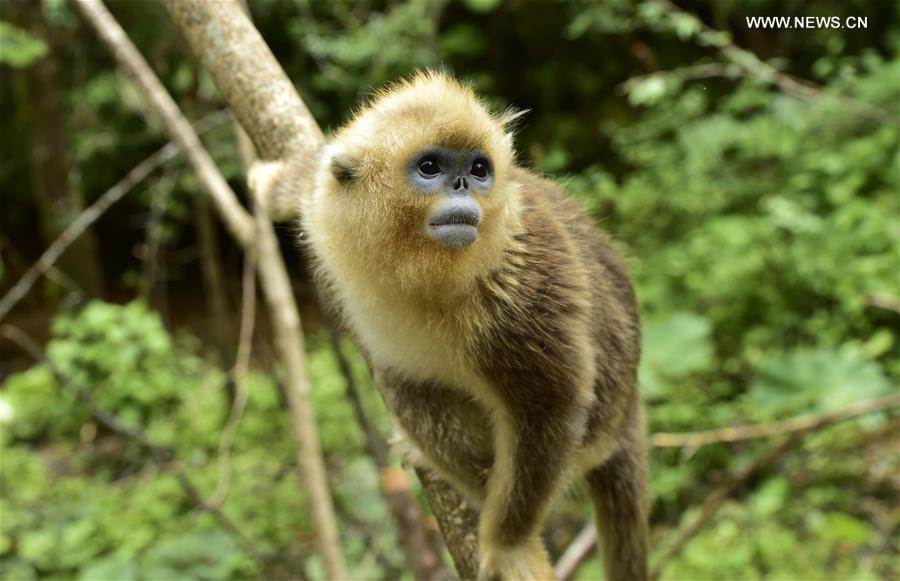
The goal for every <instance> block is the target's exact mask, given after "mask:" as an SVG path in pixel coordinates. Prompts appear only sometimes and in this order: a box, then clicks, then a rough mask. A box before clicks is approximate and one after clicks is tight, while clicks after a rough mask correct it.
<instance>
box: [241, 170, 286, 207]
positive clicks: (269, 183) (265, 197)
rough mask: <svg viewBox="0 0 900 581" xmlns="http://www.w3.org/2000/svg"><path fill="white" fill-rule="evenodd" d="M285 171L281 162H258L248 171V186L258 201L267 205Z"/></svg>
mask: <svg viewBox="0 0 900 581" xmlns="http://www.w3.org/2000/svg"><path fill="white" fill-rule="evenodd" d="M283 169H284V162H281V161H256V162H254V163H253V165H252V166H250V169H249V170H248V171H247V186H248V187H249V188H250V190H251V191H252V192H253V193H254V194H255V195H256V196H257V199H259V200H261V201H263V202H264V203H266V202H268V201H269V198H270V197H271V194H272V190H273V189H274V186H275V183H276V181H277V180H278V178H279V176H280V175H281V172H282V170H283ZM267 205H268V204H267Z"/></svg>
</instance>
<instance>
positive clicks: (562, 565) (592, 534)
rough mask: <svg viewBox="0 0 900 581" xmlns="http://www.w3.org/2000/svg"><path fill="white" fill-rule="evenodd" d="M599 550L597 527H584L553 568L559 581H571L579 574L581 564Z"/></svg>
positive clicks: (592, 524)
mask: <svg viewBox="0 0 900 581" xmlns="http://www.w3.org/2000/svg"><path fill="white" fill-rule="evenodd" d="M596 549H597V526H596V525H595V524H594V523H588V524H586V525H584V528H583V529H581V532H579V533H578V535H577V536H576V537H575V539H573V540H572V542H571V543H569V546H568V547H567V548H566V551H565V552H564V553H563V554H562V556H561V557H560V558H559V560H558V561H557V562H556V565H555V566H554V567H553V570H554V572H555V573H556V576H557V577H559V581H569V579H571V578H572V577H574V576H575V573H577V572H578V569H579V567H581V564H582V563H584V562H585V561H586V560H587V558H588V557H590V556H591V553H593V552H594V551H595V550H596Z"/></svg>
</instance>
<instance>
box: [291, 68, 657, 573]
mask: <svg viewBox="0 0 900 581" xmlns="http://www.w3.org/2000/svg"><path fill="white" fill-rule="evenodd" d="M512 118H514V115H511V114H509V113H504V114H500V115H492V114H491V113H489V112H488V110H487V108H486V107H485V106H484V104H483V103H482V102H481V101H480V100H479V99H478V97H477V96H476V95H475V94H474V93H473V92H472V91H471V89H469V88H468V87H465V86H463V85H461V84H459V83H457V82H456V81H454V80H452V79H449V78H447V77H445V76H443V75H440V74H435V73H425V74H420V75H418V76H416V77H414V78H413V79H411V80H408V81H404V82H401V83H399V84H397V85H394V86H392V87H390V88H388V89H387V90H385V91H382V92H380V93H379V94H377V95H376V97H375V99H374V100H373V102H372V103H371V104H369V105H367V106H366V107H364V108H363V109H361V110H360V112H359V113H358V114H357V115H356V116H355V117H354V119H353V120H352V121H351V122H350V123H348V124H347V125H346V126H345V127H344V128H342V129H341V130H340V131H338V133H337V134H336V136H335V137H334V139H333V140H332V142H331V144H330V145H329V146H328V148H327V151H326V157H325V158H324V159H323V160H322V164H321V166H320V169H319V171H318V173H317V175H316V186H315V188H314V190H313V191H312V192H311V194H309V195H306V196H304V197H303V198H302V203H301V206H302V220H303V230H304V234H305V241H306V242H307V245H308V247H309V250H310V252H311V254H312V256H313V258H314V260H315V262H316V264H317V271H318V280H319V282H320V286H321V289H322V292H323V294H324V295H325V296H326V297H327V298H328V301H329V303H331V305H332V306H333V307H334V310H335V311H336V312H337V313H338V316H339V317H340V318H341V320H342V322H343V323H344V326H345V327H346V328H347V329H348V330H349V331H350V333H351V334H352V335H353V336H354V337H355V339H356V341H357V343H358V344H359V346H360V349H361V350H362V351H363V353H364V354H365V356H366V359H367V360H368V362H369V364H370V366H371V368H372V371H373V375H374V377H375V380H376V383H377V384H378V385H379V388H380V390H381V392H382V394H383V396H384V398H385V400H386V402H387V403H388V406H389V408H390V410H391V412H392V414H393V416H394V418H395V420H396V422H397V424H398V426H399V428H400V429H401V430H402V432H403V433H404V435H405V436H406V439H407V441H408V442H409V443H410V444H411V445H412V446H413V448H414V450H415V453H416V456H417V458H419V460H421V461H422V462H423V463H425V464H426V465H428V466H430V467H431V468H433V469H435V470H437V471H438V473H440V474H441V475H443V476H444V477H445V478H447V479H448V480H449V481H450V482H452V483H453V484H454V485H456V486H457V487H458V488H459V489H460V490H462V491H463V492H465V493H466V494H468V495H469V497H470V498H471V499H472V500H473V501H474V502H475V503H477V504H478V505H480V506H481V530H480V545H481V553H482V555H481V557H482V568H483V573H484V575H485V576H487V578H491V577H493V576H496V577H500V578H503V579H518V578H536V577H537V578H541V577H544V576H550V575H552V572H551V568H550V565H549V562H548V560H547V556H546V553H545V551H544V550H543V547H542V545H541V542H540V529H541V526H542V523H543V521H544V518H545V517H546V514H547V512H548V511H549V510H550V507H551V503H552V500H553V498H554V497H555V496H556V495H557V494H558V493H559V491H560V490H561V489H562V488H564V487H565V486H566V485H567V484H568V483H569V482H570V481H571V480H572V479H573V478H574V477H576V476H577V475H580V474H586V475H587V476H588V484H589V486H590V488H591V492H592V497H593V498H594V501H595V506H596V507H597V513H598V519H599V521H598V528H599V529H600V531H601V533H603V536H604V538H605V541H604V547H605V549H604V552H605V554H606V555H607V563H606V565H607V573H608V577H609V578H611V579H616V580H618V579H637V580H638V581H639V580H640V579H642V578H644V577H646V492H645V480H646V478H645V468H644V462H645V460H644V452H643V449H644V446H643V439H642V434H643V424H642V419H641V407H640V397H639V394H638V391H637V365H638V359H639V355H640V336H639V323H638V315H637V308H636V305H635V297H634V292H633V290H632V287H631V284H630V282H629V280H628V275H627V272H626V268H625V266H624V263H623V261H622V259H621V258H620V257H619V255H618V254H617V253H616V251H615V250H614V249H613V247H612V245H611V244H610V242H609V240H608V239H607V238H606V236H605V235H603V234H602V233H601V232H600V231H599V230H598V229H597V228H596V227H595V225H594V224H593V223H592V222H591V220H590V219H589V218H588V217H587V215H586V214H585V212H584V211H583V209H582V208H581V206H580V204H578V203H577V202H576V201H574V200H572V199H570V198H568V197H566V196H565V195H564V194H563V192H562V191H561V189H560V188H559V187H558V186H557V185H556V184H554V183H553V182H551V181H549V180H546V179H543V178H541V177H539V176H537V175H536V174H534V173H533V172H530V171H528V170H526V169H523V168H521V167H518V166H516V165H515V163H514V161H513V160H514V153H513V147H512V135H511V133H510V132H509V130H508V124H509V122H510V120H511V119H512ZM434 147H446V148H455V149H457V150H462V151H468V150H471V149H478V150H481V152H483V153H484V154H485V155H486V156H487V157H488V158H489V159H490V160H491V163H492V167H493V171H494V182H493V183H494V186H493V188H492V189H491V191H489V192H486V193H483V194H479V195H473V196H472V199H473V200H474V201H475V202H476V203H477V204H478V205H479V207H480V209H481V212H482V215H483V219H482V221H481V222H480V223H479V224H478V234H477V240H476V241H475V242H474V243H473V244H471V245H470V246H468V247H465V248H448V247H443V246H441V245H439V244H438V243H436V242H435V241H433V240H431V239H429V238H427V237H426V236H425V234H424V231H423V224H424V221H425V217H426V215H428V214H427V212H428V210H429V207H430V204H432V203H433V201H434V199H435V198H437V197H439V196H440V195H441V194H437V193H423V192H422V191H418V190H416V189H415V188H414V187H412V186H411V185H410V183H409V181H408V180H407V178H406V171H407V168H408V167H409V163H410V160H411V159H414V157H413V156H415V155H417V154H418V152H421V151H423V150H426V149H428V148H434ZM302 180H303V178H301V177H299V176H298V175H297V174H296V173H293V174H292V173H291V172H290V171H289V170H288V171H286V172H285V173H284V174H283V175H281V176H280V182H279V184H277V186H276V187H279V188H283V187H286V186H285V184H291V183H293V184H294V186H291V187H296V184H298V183H301V182H302ZM467 187H468V186H467ZM619 529H622V530H624V531H627V532H626V533H625V534H619V533H618V532H617V530H619Z"/></svg>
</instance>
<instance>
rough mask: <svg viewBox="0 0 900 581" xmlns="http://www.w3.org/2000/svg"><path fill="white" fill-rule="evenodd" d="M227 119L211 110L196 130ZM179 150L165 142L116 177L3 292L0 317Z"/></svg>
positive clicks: (199, 130) (215, 125)
mask: <svg viewBox="0 0 900 581" xmlns="http://www.w3.org/2000/svg"><path fill="white" fill-rule="evenodd" d="M228 120H229V116H228V114H227V113H226V112H225V111H217V112H215V113H211V114H210V115H207V116H206V117H204V118H203V119H202V120H201V121H200V122H199V123H198V124H197V131H198V132H199V133H203V132H205V131H209V130H210V129H213V128H214V127H218V126H219V125H222V124H223V123H226V122H227V121H228ZM180 152H181V149H180V148H179V147H178V145H177V144H176V143H175V142H170V143H167V144H166V145H164V146H163V147H161V148H160V149H158V150H157V151H156V152H155V153H154V154H153V155H151V156H150V157H148V158H147V159H145V160H144V161H142V162H141V163H139V164H138V165H136V166H135V167H134V169H132V170H131V171H130V172H128V174H126V175H125V177H124V178H122V179H121V180H119V182H118V183H116V184H115V185H114V186H113V187H111V188H110V189H108V190H107V191H106V192H105V193H104V194H103V195H101V196H100V197H99V198H97V200H96V201H95V202H94V203H93V204H91V205H90V206H88V208H87V209H85V210H84V211H83V212H82V213H81V214H79V215H78V217H77V218H75V219H74V220H73V221H72V223H71V224H69V227H68V228H66V229H65V230H64V231H63V233H62V234H60V235H59V237H57V238H56V240H54V241H53V242H52V243H51V244H50V246H49V247H48V248H47V250H45V251H44V253H43V254H42V255H41V257H40V258H39V259H38V260H37V262H35V263H34V264H33V265H31V267H30V268H29V269H28V270H27V271H26V272H25V274H24V275H22V278H20V279H19V281H18V282H17V283H16V284H15V285H14V286H13V287H12V288H11V289H9V292H7V293H6V295H5V296H4V297H3V299H0V320H2V319H3V317H5V316H6V315H7V314H9V311H10V310H12V308H13V307H14V306H16V305H17V304H18V303H19V301H21V300H22V298H23V297H25V295H26V294H28V291H29V290H31V287H32V286H34V283H35V282H37V280H38V279H39V278H40V277H41V276H42V275H44V274H45V273H46V272H47V271H48V269H49V268H50V267H51V266H52V265H53V264H54V263H55V262H56V261H57V259H58V258H59V257H60V255H61V254H62V253H63V252H65V251H66V249H67V248H68V247H69V246H70V245H71V244H72V242H74V241H75V240H76V239H77V238H78V237H79V236H81V234H82V233H83V232H84V231H85V230H86V229H87V228H88V227H90V225H91V224H93V223H94V222H96V221H97V219H99V218H100V216H102V215H103V214H104V212H106V210H108V209H109V207H110V206H112V205H113V204H115V203H116V202H118V201H119V200H121V199H122V197H123V196H125V194H127V193H128V192H130V191H131V190H132V189H133V188H134V187H135V186H136V185H138V184H139V183H140V182H141V181H143V180H144V178H146V177H147V176H148V175H150V173H151V172H152V171H153V170H155V169H156V168H158V167H159V166H161V165H162V164H164V163H165V162H167V161H168V160H170V159H172V158H173V157H175V156H176V155H178V154H179V153H180Z"/></svg>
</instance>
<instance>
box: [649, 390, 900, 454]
mask: <svg viewBox="0 0 900 581" xmlns="http://www.w3.org/2000/svg"><path fill="white" fill-rule="evenodd" d="M897 405H900V394H896V393H895V394H891V395H886V396H884V397H879V398H876V399H872V400H868V401H859V402H856V403H852V404H850V405H848V406H846V407H843V408H841V409H839V410H835V411H832V412H825V413H822V414H816V415H807V416H800V417H796V418H790V419H788V420H784V421H780V422H773V423H771V424H758V425H749V426H733V427H730V428H721V429H717V430H706V431H702V432H683V433H677V432H676V433H659V434H653V435H652V436H650V444H651V445H652V446H653V447H656V448H679V447H690V448H699V447H700V446H706V445H708V444H716V443H720V442H739V441H742V440H752V439H755V438H768V437H772V436H780V435H783V434H789V433H798V432H799V433H803V432H810V431H813V430H818V429H820V428H823V427H825V426H829V425H831V424H834V423H837V422H841V421H844V420H847V419H850V418H853V417H855V416H858V415H862V414H867V413H871V412H877V411H881V410H885V409H888V408H892V407H895V406H897Z"/></svg>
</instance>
